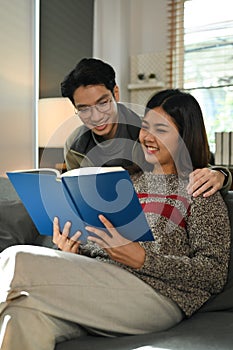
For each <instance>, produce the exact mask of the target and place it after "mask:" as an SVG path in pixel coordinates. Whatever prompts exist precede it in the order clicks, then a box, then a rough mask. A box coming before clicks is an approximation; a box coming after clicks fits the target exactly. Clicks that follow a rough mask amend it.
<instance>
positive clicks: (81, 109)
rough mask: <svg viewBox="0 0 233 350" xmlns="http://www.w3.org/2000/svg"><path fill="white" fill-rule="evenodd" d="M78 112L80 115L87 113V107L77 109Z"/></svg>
mask: <svg viewBox="0 0 233 350" xmlns="http://www.w3.org/2000/svg"><path fill="white" fill-rule="evenodd" d="M78 111H79V112H81V113H87V112H88V111H89V107H85V108H79V109H78Z"/></svg>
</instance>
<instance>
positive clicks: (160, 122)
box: [139, 107, 180, 174]
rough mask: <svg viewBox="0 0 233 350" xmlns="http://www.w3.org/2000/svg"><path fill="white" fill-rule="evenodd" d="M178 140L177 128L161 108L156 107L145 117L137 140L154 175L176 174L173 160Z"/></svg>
mask: <svg viewBox="0 0 233 350" xmlns="http://www.w3.org/2000/svg"><path fill="white" fill-rule="evenodd" d="M179 139H180V136H179V132H178V128H177V126H176V125H175V123H174V122H173V120H172V118H171V117H170V116H169V115H168V114H166V113H165V112H164V110H163V109H162V107H156V108H154V109H152V110H150V111H149V112H148V113H147V114H146V115H145V117H144V118H143V121H142V128H141V131H140V134H139V140H140V143H141V145H142V148H143V151H144V154H145V158H146V160H147V162H149V163H151V164H154V171H153V172H154V173H158V174H164V173H165V174H174V173H177V171H176V166H175V161H174V159H175V155H176V153H177V150H178V145H179Z"/></svg>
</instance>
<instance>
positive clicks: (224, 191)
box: [211, 165, 232, 196]
mask: <svg viewBox="0 0 233 350" xmlns="http://www.w3.org/2000/svg"><path fill="white" fill-rule="evenodd" d="M211 168H212V169H213V170H218V171H221V170H222V171H223V172H224V173H225V174H226V175H227V176H226V178H225V181H224V184H223V187H222V188H221V190H220V191H221V194H222V195H223V196H225V195H226V194H227V192H228V191H229V190H230V188H231V185H232V175H231V172H230V170H229V169H228V168H226V167H223V166H220V165H218V166H212V167H211Z"/></svg>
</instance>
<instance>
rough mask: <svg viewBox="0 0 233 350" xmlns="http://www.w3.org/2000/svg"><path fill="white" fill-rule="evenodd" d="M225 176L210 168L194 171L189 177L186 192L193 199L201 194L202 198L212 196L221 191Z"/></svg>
mask: <svg viewBox="0 0 233 350" xmlns="http://www.w3.org/2000/svg"><path fill="white" fill-rule="evenodd" d="M224 180H225V176H224V175H223V174H222V173H221V172H220V171H218V170H213V169H210V168H203V169H196V170H194V171H193V172H192V173H191V174H190V175H189V184H188V186H187V191H188V193H189V194H192V195H193V197H197V196H199V195H200V194H202V193H203V197H209V196H212V194H214V193H215V192H217V191H218V190H221V188H222V187H223V183H224Z"/></svg>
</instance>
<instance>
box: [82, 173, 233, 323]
mask: <svg viewBox="0 0 233 350" xmlns="http://www.w3.org/2000/svg"><path fill="white" fill-rule="evenodd" d="M134 185H135V189H136V191H137V193H138V197H139V200H140V202H141V204H142V206H143V210H144V212H145V214H146V217H147V220H148V223H149V225H150V228H151V231H152V233H153V235H154V239H155V240H154V241H153V242H140V244H141V246H143V247H144V249H145V251H146V259H145V262H144V265H143V266H142V267H141V268H140V269H133V268H129V267H127V266H125V265H122V264H119V263H116V262H115V261H113V260H111V259H110V258H109V257H108V255H107V254H106V253H105V252H104V251H103V250H101V249H99V248H98V247H97V246H95V248H94V246H93V245H92V248H91V247H90V246H89V248H88V249H84V251H85V250H86V253H87V251H88V250H89V254H87V255H90V256H92V257H95V258H97V259H99V260H102V261H105V262H109V263H114V264H117V265H120V266H121V267H122V268H124V269H127V270H128V271H130V272H132V273H133V274H135V275H136V276H137V277H139V278H140V279H141V280H143V281H144V282H145V283H147V284H149V285H150V286H151V287H152V288H154V289H155V290H156V291H158V292H160V293H161V294H163V295H164V296H166V297H168V298H171V299H172V300H173V301H174V302H176V303H177V304H178V305H179V307H180V308H181V309H182V310H183V312H184V313H185V315H186V316H190V315H192V313H194V312H195V311H196V310H197V309H199V308H200V307H201V306H202V305H203V303H205V302H206V301H207V300H208V299H209V298H210V297H211V295H214V294H217V293H219V292H220V291H221V290H222V288H223V286H224V284H225V283H226V278H227V271H228V262H229V254H230V223H229V218H228V212H227V207H226V205H225V202H224V200H223V199H222V197H221V195H220V193H216V194H214V195H213V196H211V197H208V198H204V197H203V196H199V197H197V198H192V197H190V196H189V195H188V194H187V191H186V185H187V184H186V183H185V182H183V181H181V180H180V179H179V178H178V177H177V175H155V174H152V173H144V174H143V175H141V176H139V177H137V178H135V179H134ZM86 248H87V247H86Z"/></svg>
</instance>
